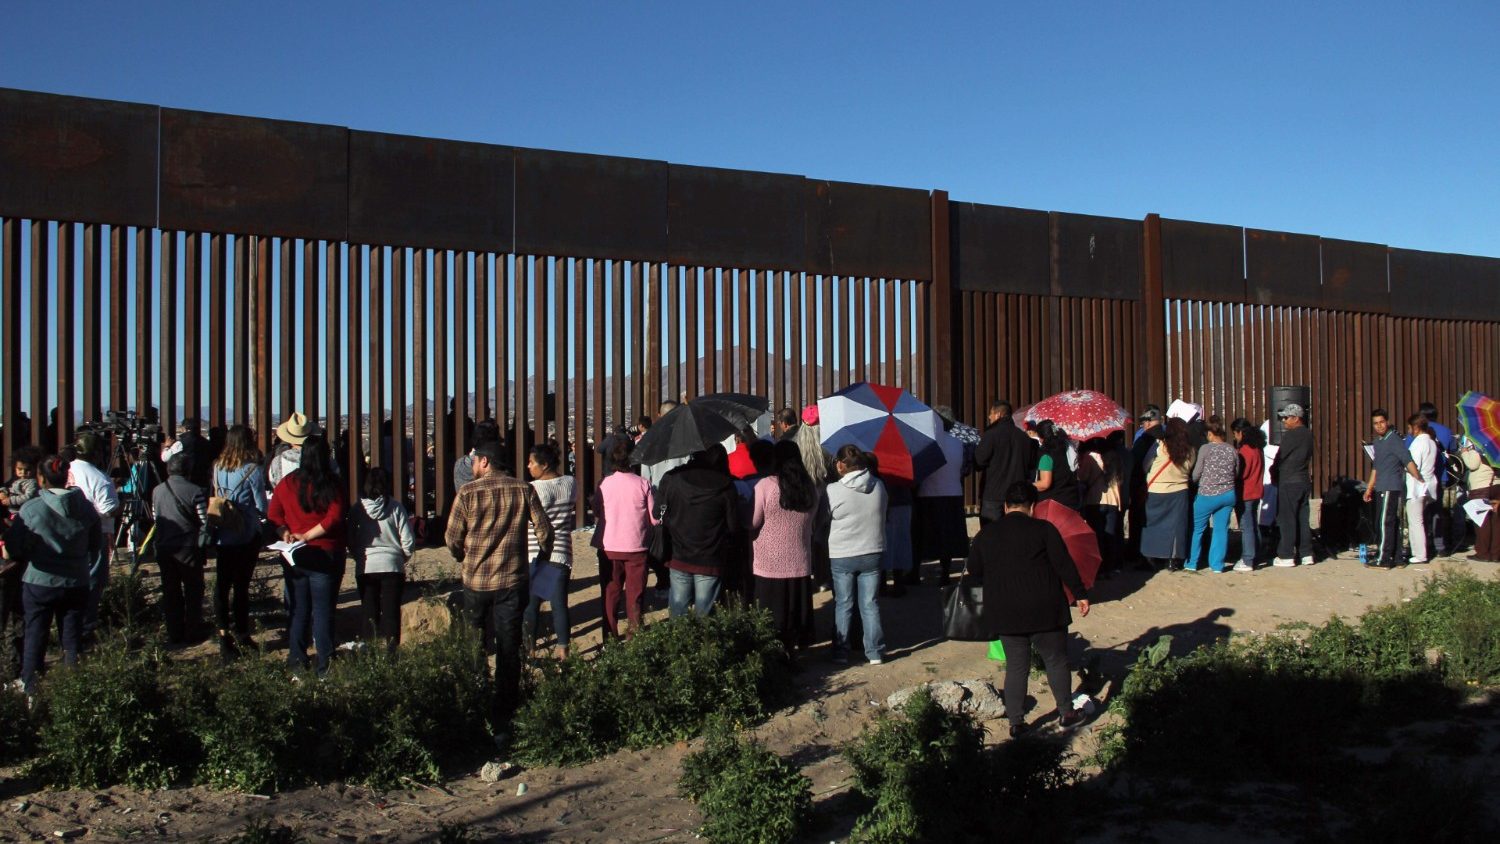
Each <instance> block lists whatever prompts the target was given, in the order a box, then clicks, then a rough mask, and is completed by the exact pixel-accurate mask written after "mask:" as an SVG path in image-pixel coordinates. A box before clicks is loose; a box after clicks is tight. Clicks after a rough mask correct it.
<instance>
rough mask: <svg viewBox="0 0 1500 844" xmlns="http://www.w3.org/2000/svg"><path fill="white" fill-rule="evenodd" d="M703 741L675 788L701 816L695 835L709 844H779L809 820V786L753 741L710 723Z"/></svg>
mask: <svg viewBox="0 0 1500 844" xmlns="http://www.w3.org/2000/svg"><path fill="white" fill-rule="evenodd" d="M707 735H708V740H707V742H706V743H705V744H704V746H703V748H702V749H701V750H699V751H698V752H697V753H694V754H692V755H690V756H688V757H687V758H686V759H684V760H683V763H682V779H680V780H679V781H678V787H679V788H680V789H681V790H682V792H683V794H684V795H685V796H687V797H690V798H691V799H693V800H696V801H697V802H698V808H699V810H700V811H701V812H702V813H703V826H702V828H700V829H699V834H701V835H702V836H703V837H704V838H707V839H708V840H709V841H712V842H715V844H784V842H789V841H792V840H794V839H796V837H797V834H798V833H799V832H800V831H801V830H802V828H803V827H804V826H805V825H806V823H807V820H808V818H809V817H810V816H811V814H812V783H811V781H809V780H808V779H807V777H804V776H803V775H802V774H801V772H799V771H798V770H797V769H796V768H795V767H793V766H792V765H791V764H790V763H788V762H787V761H785V760H783V759H782V758H781V757H779V756H777V755H776V754H774V753H772V752H771V751H769V750H767V749H765V748H764V747H762V746H761V745H760V744H758V743H756V742H755V741H753V740H752V741H746V740H744V739H741V738H740V737H739V736H737V735H735V733H734V731H733V727H732V725H731V724H730V723H729V721H728V719H725V718H722V717H721V718H716V719H714V721H713V723H712V724H710V726H709V727H708V730H707Z"/></svg>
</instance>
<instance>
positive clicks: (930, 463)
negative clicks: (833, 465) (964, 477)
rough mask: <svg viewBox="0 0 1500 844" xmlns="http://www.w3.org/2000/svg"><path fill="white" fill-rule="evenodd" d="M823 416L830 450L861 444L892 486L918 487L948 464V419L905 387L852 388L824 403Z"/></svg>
mask: <svg viewBox="0 0 1500 844" xmlns="http://www.w3.org/2000/svg"><path fill="white" fill-rule="evenodd" d="M818 417H819V420H818V421H819V425H820V433H821V434H822V438H823V447H824V448H826V449H828V450H829V451H832V452H836V451H838V450H839V449H840V448H842V447H844V446H846V445H856V446H859V447H860V448H861V449H864V450H865V451H868V452H871V453H873V454H874V455H875V457H876V459H878V460H879V461H880V476H881V477H882V478H884V479H885V480H886V481H887V482H889V483H896V484H901V485H906V486H914V485H916V484H919V483H921V482H922V480H923V479H925V478H926V477H927V476H928V475H931V474H932V473H933V472H936V471H937V470H938V469H940V468H942V466H943V449H942V447H941V446H939V445H938V442H937V434H938V431H941V430H942V429H943V422H942V419H940V418H939V417H938V415H937V413H936V412H934V411H933V409H932V408H930V407H928V406H927V405H925V404H923V403H922V402H920V401H918V400H917V398H916V397H915V396H913V395H912V394H911V393H908V392H907V391H905V390H903V389H901V388H900V387H886V386H882V385H880V384H871V383H868V382H860V383H858V384H851V385H849V386H848V387H845V388H844V389H842V390H840V391H838V392H837V393H834V394H833V395H831V396H828V397H827V398H823V399H818Z"/></svg>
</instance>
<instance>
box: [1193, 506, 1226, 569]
mask: <svg viewBox="0 0 1500 844" xmlns="http://www.w3.org/2000/svg"><path fill="white" fill-rule="evenodd" d="M1233 509H1234V490H1232V489H1231V490H1229V491H1228V492H1221V493H1219V494H1218V495H1199V496H1198V497H1197V498H1195V499H1193V540H1192V542H1190V543H1188V558H1187V569H1188V570H1189V571H1192V570H1195V569H1197V568H1198V558H1199V557H1200V556H1202V553H1203V529H1204V528H1206V527H1208V523H1209V520H1210V519H1212V520H1213V528H1214V533H1213V538H1212V539H1210V540H1209V543H1208V565H1209V567H1211V568H1212V569H1213V570H1214V571H1223V570H1224V553H1225V551H1226V549H1227V548H1228V547H1229V513H1230V511H1231V510H1233Z"/></svg>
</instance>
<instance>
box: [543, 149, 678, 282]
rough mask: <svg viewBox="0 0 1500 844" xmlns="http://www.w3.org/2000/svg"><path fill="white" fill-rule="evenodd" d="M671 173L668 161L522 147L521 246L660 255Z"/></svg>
mask: <svg viewBox="0 0 1500 844" xmlns="http://www.w3.org/2000/svg"><path fill="white" fill-rule="evenodd" d="M667 174H668V170H667V163H666V162H665V161H647V160H644V159H635V158H615V157H612V156H604V155H583V154H580V153H571V152H550V151H547V150H538V149H517V150H516V176H515V209H516V210H515V214H516V216H515V221H516V223H515V230H516V242H515V251H517V252H520V253H524V254H531V255H568V256H573V257H582V258H620V259H630V260H648V261H659V260H662V259H663V258H664V257H666V254H667V196H668V189H667V182H668V176H667Z"/></svg>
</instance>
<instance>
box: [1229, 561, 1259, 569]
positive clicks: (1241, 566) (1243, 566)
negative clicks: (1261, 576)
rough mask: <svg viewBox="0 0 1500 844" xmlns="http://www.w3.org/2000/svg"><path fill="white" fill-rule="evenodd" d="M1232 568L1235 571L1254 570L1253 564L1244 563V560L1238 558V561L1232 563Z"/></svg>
mask: <svg viewBox="0 0 1500 844" xmlns="http://www.w3.org/2000/svg"><path fill="white" fill-rule="evenodd" d="M1234 570H1235V571H1255V566H1252V565H1248V564H1246V563H1245V561H1244V560H1240V561H1239V562H1238V563H1235V564H1234Z"/></svg>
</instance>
